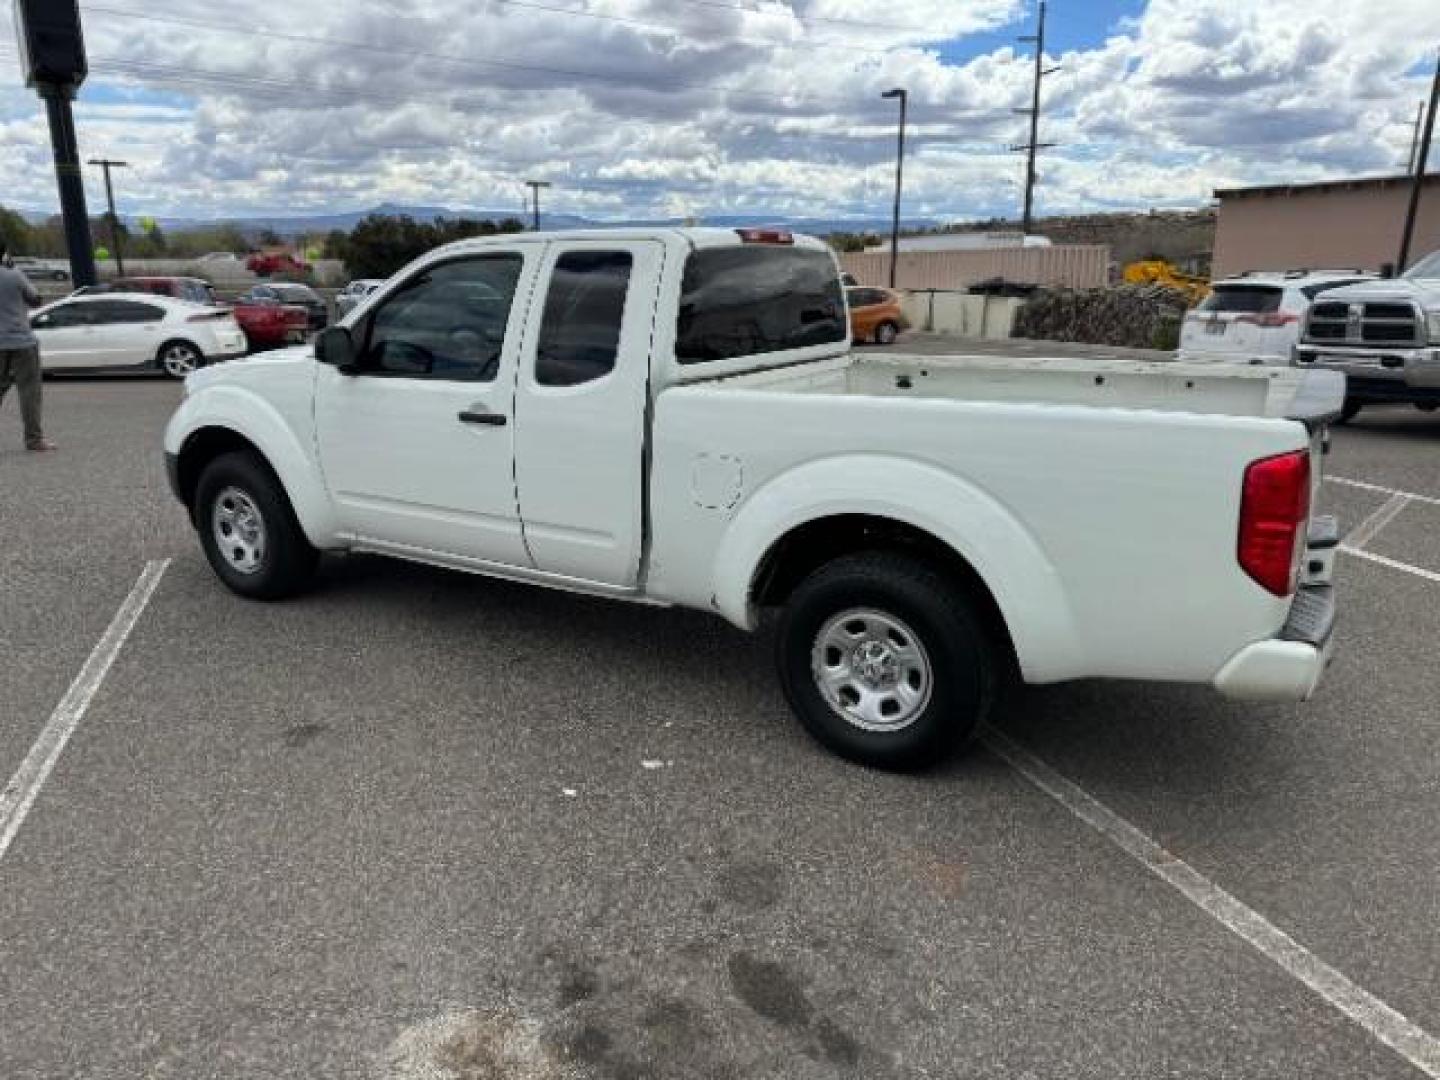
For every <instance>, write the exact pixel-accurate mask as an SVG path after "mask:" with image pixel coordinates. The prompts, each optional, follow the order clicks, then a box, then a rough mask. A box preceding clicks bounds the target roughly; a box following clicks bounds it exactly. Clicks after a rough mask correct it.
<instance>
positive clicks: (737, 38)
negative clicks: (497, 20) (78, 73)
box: [94, 0, 898, 56]
mask: <svg viewBox="0 0 1440 1080" xmlns="http://www.w3.org/2000/svg"><path fill="white" fill-rule="evenodd" d="M494 2H495V3H497V4H504V5H505V6H506V7H518V8H528V9H530V10H532V11H546V12H550V13H551V14H555V15H571V16H574V17H576V18H581V19H599V20H602V21H604V22H612V23H620V24H622V25H625V26H638V27H640V28H642V29H645V30H660V31H663V32H664V33H667V34H673V35H674V36H676V37H684V36H685V32H684V31H683V30H681V29H680V28H679V27H678V26H670V25H668V24H666V23H657V22H649V21H647V20H645V19H632V18H630V17H629V16H626V15H607V14H605V13H603V12H599V11H586V10H582V9H580V8H563V7H552V6H550V5H549V4H536V3H533V2H532V0H494ZM94 10H100V9H98V8H97V9H94ZM722 40H724V41H731V42H735V43H736V44H741V45H762V46H770V47H774V46H776V45H782V46H785V47H787V48H791V49H794V48H796V47H797V46H796V44H792V43H790V42H786V41H776V40H775V39H773V38H753V37H744V36H741V35H733V36H727V37H725V38H724V39H722ZM809 44H810V45H811V46H827V47H829V48H835V49H844V50H845V51H847V52H863V53H873V54H875V55H877V56H886V55H888V54H890V53H891V52H894V51H895V50H894V49H893V48H892V49H875V48H870V47H868V46H865V45H853V44H851V43H849V42H846V41H839V40H830V41H827V40H823V39H822V40H818V41H816V40H812V41H810V42H809ZM897 47H898V46H897Z"/></svg>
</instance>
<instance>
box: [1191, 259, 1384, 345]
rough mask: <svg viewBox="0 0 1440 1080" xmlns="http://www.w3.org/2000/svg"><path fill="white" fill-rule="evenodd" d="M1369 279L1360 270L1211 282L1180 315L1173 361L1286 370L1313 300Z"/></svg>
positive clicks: (1258, 275) (1259, 275) (1251, 276)
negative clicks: (1207, 291) (1201, 296)
mask: <svg viewBox="0 0 1440 1080" xmlns="http://www.w3.org/2000/svg"><path fill="white" fill-rule="evenodd" d="M1374 276H1375V275H1374V274H1367V273H1365V272H1364V271H1362V270H1296V271H1292V272H1289V273H1252V274H1242V275H1240V276H1239V277H1233V278H1226V279H1225V280H1223V281H1217V282H1216V283H1215V285H1214V287H1213V291H1212V292H1211V293H1210V295H1209V296H1207V297H1206V298H1205V299H1204V301H1202V302H1201V303H1200V304H1199V305H1198V306H1197V307H1196V308H1195V309H1194V310H1192V311H1190V312H1187V313H1186V315H1185V322H1184V324H1183V325H1182V326H1181V328H1180V354H1179V359H1180V360H1189V361H1222V362H1228V363H1232V364H1274V365H1279V366H1284V365H1288V364H1289V363H1290V347H1291V346H1292V345H1294V344H1295V343H1296V342H1297V341H1299V340H1300V331H1301V328H1302V327H1304V325H1305V313H1306V312H1307V311H1309V310H1310V304H1311V302H1312V301H1313V300H1314V299H1315V297H1316V296H1318V295H1319V294H1320V293H1322V292H1324V291H1325V290H1326V289H1337V288H1339V287H1340V286H1341V285H1353V284H1355V283H1356V282H1357V281H1367V280H1369V279H1371V278H1373V277H1374Z"/></svg>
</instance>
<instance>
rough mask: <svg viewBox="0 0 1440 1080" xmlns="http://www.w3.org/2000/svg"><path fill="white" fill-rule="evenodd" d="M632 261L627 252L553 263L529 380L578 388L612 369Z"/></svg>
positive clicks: (573, 254) (570, 256)
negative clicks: (533, 377)
mask: <svg viewBox="0 0 1440 1080" xmlns="http://www.w3.org/2000/svg"><path fill="white" fill-rule="evenodd" d="M634 261H635V260H634V258H633V256H631V254H630V253H629V252H628V251H567V252H566V253H565V254H563V255H561V256H560V258H559V259H557V260H556V261H555V270H554V272H553V273H552V275H551V277H550V292H549V294H548V295H547V296H546V298H545V317H544V319H543V321H542V322H541V324H540V343H539V346H538V347H537V349H536V353H535V381H536V382H538V383H539V384H540V385H541V386H578V385H580V384H581V383H587V382H593V381H595V380H596V379H603V378H604V377H605V376H606V375H608V374H610V372H612V371H614V370H615V357H616V354H617V353H618V352H619V350H620V324H621V321H622V320H623V319H624V317H625V295H626V293H627V292H628V291H629V288H630V269H631V267H632V266H633V264H634Z"/></svg>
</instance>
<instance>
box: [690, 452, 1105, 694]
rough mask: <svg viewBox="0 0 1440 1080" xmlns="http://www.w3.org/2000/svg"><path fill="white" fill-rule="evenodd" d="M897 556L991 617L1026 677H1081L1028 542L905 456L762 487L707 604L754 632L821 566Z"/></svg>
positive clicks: (1063, 601) (948, 476) (739, 524)
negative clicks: (928, 568)
mask: <svg viewBox="0 0 1440 1080" xmlns="http://www.w3.org/2000/svg"><path fill="white" fill-rule="evenodd" d="M897 548H898V549H899V550H902V551H909V552H912V553H915V554H918V555H921V556H923V557H924V558H926V559H927V561H931V562H934V563H936V564H937V565H939V566H940V567H941V568H942V569H944V570H945V571H946V572H947V573H949V574H950V575H951V576H952V578H953V579H954V580H955V581H956V582H957V584H958V585H959V586H960V587H961V588H964V589H965V590H967V591H968V592H969V594H970V595H972V596H973V597H974V598H975V599H976V601H977V604H978V606H980V607H981V608H982V609H984V610H987V611H988V612H989V613H990V617H992V618H993V619H995V620H996V622H995V627H996V629H997V630H1002V631H1003V636H1002V637H1001V641H1003V642H1005V643H1007V644H1008V645H1009V647H1010V648H1011V649H1012V651H1013V654H1014V656H1015V658H1016V661H1017V663H1018V665H1019V668H1020V671H1021V673H1022V674H1023V676H1024V677H1025V679H1026V680H1027V681H1030V682H1053V681H1059V680H1062V679H1067V678H1073V677H1075V676H1076V675H1078V674H1081V673H1083V668H1084V664H1083V650H1082V648H1081V646H1080V639H1079V637H1078V635H1077V634H1076V633H1075V630H1074V619H1073V616H1072V614H1071V612H1070V607H1069V603H1068V601H1067V598H1066V593H1065V589H1064V586H1063V582H1062V581H1061V579H1060V575H1059V573H1058V571H1057V570H1056V568H1055V567H1054V566H1053V565H1052V564H1051V563H1050V561H1049V559H1048V557H1047V556H1046V554H1045V552H1044V551H1043V549H1042V548H1041V546H1040V545H1039V543H1038V542H1037V541H1036V539H1035V538H1034V537H1033V536H1032V535H1031V534H1030V533H1029V531H1028V530H1027V529H1026V528H1025V527H1024V525H1023V524H1022V523H1021V522H1019V521H1018V520H1017V519H1016V518H1015V517H1014V516H1013V515H1012V514H1010V513H1009V511H1008V510H1006V509H1005V508H1004V506H1002V505H1001V504H1000V503H999V502H998V501H997V500H995V499H994V498H992V497H991V496H990V495H988V494H987V493H986V492H984V491H982V490H981V489H979V488H978V487H976V486H975V485H973V484H971V483H969V482H968V481H966V480H964V479H962V478H960V477H958V476H956V475H955V474H954V473H951V472H949V471H946V470H944V469H941V468H939V467H938V466H934V465H931V464H929V463H925V462H918V461H915V460H913V459H904V458H893V457H888V456H882V455H851V456H845V457H837V458H831V459H825V460H823V461H819V462H811V463H809V464H806V465H803V466H800V467H798V468H796V469H792V470H790V471H789V472H787V473H784V474H782V475H781V476H779V477H776V478H775V479H773V480H771V481H770V482H769V483H768V484H766V485H765V486H764V487H762V488H761V489H760V490H759V491H757V492H756V493H755V494H754V495H752V496H751V497H750V498H749V499H748V500H747V501H746V502H745V504H744V505H743V506H742V507H741V508H740V510H739V512H738V513H737V514H736V516H735V518H734V520H733V521H732V522H731V524H730V526H729V528H728V529H727V532H726V534H725V536H724V537H723V539H722V540H721V543H720V548H719V551H718V554H717V559H716V563H715V571H714V587H713V592H714V598H715V606H716V608H717V610H719V611H720V613H721V614H722V615H724V616H725V618H727V619H728V620H729V621H731V622H732V623H734V624H735V625H737V626H741V627H744V628H746V629H754V628H755V627H756V626H757V625H758V623H759V616H760V611H761V610H762V609H763V608H765V607H767V606H774V605H775V604H776V603H782V602H783V598H784V597H786V596H788V594H789V590H791V589H793V588H794V586H795V585H796V584H798V583H799V581H800V580H801V579H802V578H803V577H804V576H805V575H806V574H808V573H810V572H812V571H813V570H814V569H816V568H817V567H818V566H820V565H823V564H824V563H825V562H826V561H828V560H830V559H833V558H835V557H836V556H838V555H841V554H847V553H849V552H853V551H859V550H866V549H874V550H895V549H897Z"/></svg>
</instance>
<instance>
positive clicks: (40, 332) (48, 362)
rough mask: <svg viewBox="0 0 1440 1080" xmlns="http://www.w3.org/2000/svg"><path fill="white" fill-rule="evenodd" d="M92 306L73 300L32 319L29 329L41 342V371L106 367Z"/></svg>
mask: <svg viewBox="0 0 1440 1080" xmlns="http://www.w3.org/2000/svg"><path fill="white" fill-rule="evenodd" d="M92 306H93V305H91V304H87V303H85V302H83V301H71V302H70V303H62V304H56V305H55V306H54V307H51V308H49V309H48V310H46V311H42V312H39V313H37V314H35V315H32V316H31V317H30V329H31V330H33V331H34V332H35V340H36V341H38V342H39V343H40V367H41V369H42V370H45V371H49V370H54V369H64V368H86V367H99V366H102V365H103V363H104V357H103V356H101V355H99V350H98V349H97V348H96V341H95V325H94V320H93V318H92V316H93V314H94V312H93V311H92V310H91V309H92Z"/></svg>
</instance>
